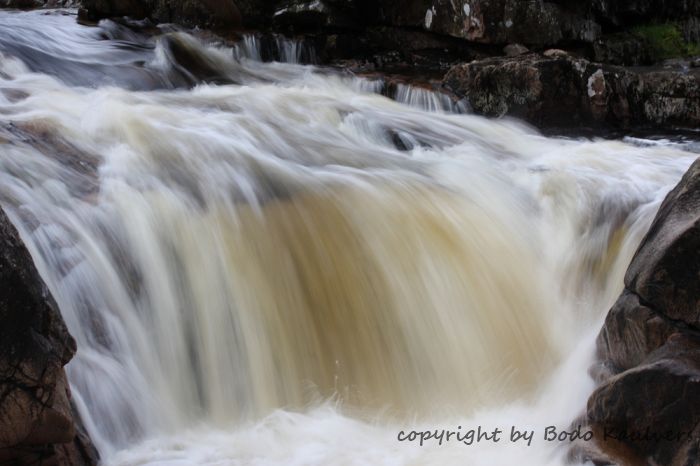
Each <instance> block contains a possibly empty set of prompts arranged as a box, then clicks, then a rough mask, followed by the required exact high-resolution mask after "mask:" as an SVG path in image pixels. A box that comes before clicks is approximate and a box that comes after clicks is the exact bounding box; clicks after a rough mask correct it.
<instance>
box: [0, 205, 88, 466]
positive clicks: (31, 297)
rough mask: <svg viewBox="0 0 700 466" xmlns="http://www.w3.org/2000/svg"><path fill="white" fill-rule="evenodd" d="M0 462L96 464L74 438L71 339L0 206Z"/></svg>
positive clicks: (81, 440) (82, 441) (78, 437)
mask: <svg viewBox="0 0 700 466" xmlns="http://www.w3.org/2000/svg"><path fill="white" fill-rule="evenodd" d="M0 283H2V286H1V287H0V321H2V325H1V326H0V462H4V461H6V462H8V463H10V464H34V463H37V462H42V464H51V461H53V462H55V463H53V464H75V465H81V464H84V465H87V464H94V463H96V456H95V453H94V449H92V448H91V446H90V445H89V441H87V440H86V438H85V437H84V436H82V435H78V432H77V430H76V423H75V420H74V416H73V414H72V409H71V405H70V389H69V387H68V382H67V380H66V374H65V371H64V369H63V366H64V365H65V364H66V363H67V362H68V361H69V360H70V359H71V358H72V357H73V355H74V354H75V351H76V346H75V341H74V340H73V338H72V337H71V336H70V335H69V333H68V330H67V329H66V326H65V324H64V322H63V319H62V318H61V315H60V314H59V311H58V306H57V305H56V302H55V301H54V300H53V298H52V297H51V294H50V293H49V291H48V289H47V287H46V285H45V284H44V282H43V281H42V279H41V277H40V276H39V273H38V272H37V270H36V268H35V267H34V264H33V262H32V258H31V256H30V255H29V252H28V251H27V249H26V248H25V246H24V244H23V243H22V241H21V239H20V237H19V234H18V232H17V230H16V229H15V227H14V226H13V225H12V223H11V222H10V220H9V219H8V217H7V216H6V215H5V213H4V212H3V211H2V209H0Z"/></svg>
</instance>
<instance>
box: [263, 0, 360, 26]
mask: <svg viewBox="0 0 700 466" xmlns="http://www.w3.org/2000/svg"><path fill="white" fill-rule="evenodd" d="M273 22H274V23H275V24H276V25H277V26H281V27H284V28H291V29H292V30H294V31H296V32H299V31H309V30H312V31H313V30H321V29H335V30H342V29H358V28H359V26H360V24H359V21H358V18H357V10H356V8H355V4H354V2H353V1H339V0H335V1H334V0H288V1H285V2H282V3H279V4H278V8H277V9H276V11H275V13H274V15H273Z"/></svg>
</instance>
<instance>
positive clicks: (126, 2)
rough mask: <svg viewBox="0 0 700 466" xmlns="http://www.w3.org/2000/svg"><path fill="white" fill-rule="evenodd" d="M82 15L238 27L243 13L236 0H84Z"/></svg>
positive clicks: (212, 26)
mask: <svg viewBox="0 0 700 466" xmlns="http://www.w3.org/2000/svg"><path fill="white" fill-rule="evenodd" d="M82 5H83V10H82V11H83V12H82V13H81V19H83V20H91V21H97V20H100V19H103V18H111V17H121V16H129V17H131V18H133V19H144V18H153V19H155V20H156V21H159V22H173V23H180V24H183V25H186V26H200V27H210V28H237V27H239V26H240V25H241V23H242V19H241V13H240V11H239V10H238V7H237V5H236V3H234V1H233V0H82Z"/></svg>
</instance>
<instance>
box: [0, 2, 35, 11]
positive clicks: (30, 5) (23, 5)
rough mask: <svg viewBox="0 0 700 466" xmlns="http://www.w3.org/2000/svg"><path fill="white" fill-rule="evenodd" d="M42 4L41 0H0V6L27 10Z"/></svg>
mask: <svg viewBox="0 0 700 466" xmlns="http://www.w3.org/2000/svg"><path fill="white" fill-rule="evenodd" d="M42 6H44V2H42V1H41V0H0V8H18V9H20V10H29V9H32V8H41V7H42Z"/></svg>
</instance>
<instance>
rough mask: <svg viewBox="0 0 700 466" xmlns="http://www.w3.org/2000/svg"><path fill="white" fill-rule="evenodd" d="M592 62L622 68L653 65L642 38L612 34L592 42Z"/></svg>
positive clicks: (646, 45)
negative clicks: (620, 66) (621, 66)
mask: <svg viewBox="0 0 700 466" xmlns="http://www.w3.org/2000/svg"><path fill="white" fill-rule="evenodd" d="M593 60H594V61H596V62H600V63H609V64H613V65H624V66H641V65H651V64H653V63H654V58H653V56H652V52H651V49H650V47H649V44H648V43H647V42H646V41H645V40H644V39H643V38H641V37H639V36H637V35H634V34H629V33H621V34H612V35H609V36H605V37H603V38H601V39H599V40H596V41H595V42H593Z"/></svg>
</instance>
